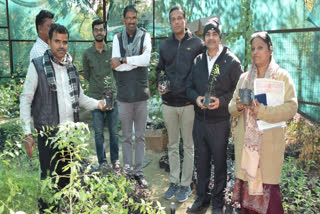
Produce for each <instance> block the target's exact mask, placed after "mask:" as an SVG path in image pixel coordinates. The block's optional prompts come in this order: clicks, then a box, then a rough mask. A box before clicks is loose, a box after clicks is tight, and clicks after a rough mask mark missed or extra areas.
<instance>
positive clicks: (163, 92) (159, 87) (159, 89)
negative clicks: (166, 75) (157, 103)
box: [158, 85, 167, 95]
mask: <svg viewBox="0 0 320 214" xmlns="http://www.w3.org/2000/svg"><path fill="white" fill-rule="evenodd" d="M158 91H159V94H160V95H162V94H165V93H167V92H166V91H164V90H162V88H161V85H158Z"/></svg>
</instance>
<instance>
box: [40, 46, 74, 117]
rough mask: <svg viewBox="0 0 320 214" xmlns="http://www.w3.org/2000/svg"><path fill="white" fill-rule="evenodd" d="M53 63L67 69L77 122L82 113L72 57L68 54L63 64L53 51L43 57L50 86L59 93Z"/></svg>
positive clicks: (49, 50)
mask: <svg viewBox="0 0 320 214" xmlns="http://www.w3.org/2000/svg"><path fill="white" fill-rule="evenodd" d="M52 62H54V63H56V64H58V65H60V66H64V67H66V68H67V73H68V77H69V86H70V96H71V103H72V110H73V116H74V121H75V122H77V121H78V120H79V112H80V107H79V85H78V84H77V82H78V81H77V79H78V72H77V68H76V66H75V65H74V64H73V63H72V57H71V55H70V54H69V53H66V55H65V57H64V61H63V62H59V61H58V60H57V59H56V58H55V57H54V56H53V54H52V52H51V49H48V50H47V51H46V52H45V53H44V55H43V64H44V72H45V75H46V77H47V81H48V85H49V88H50V89H51V90H52V91H57V83H56V76H55V71H54V68H53V65H52Z"/></svg>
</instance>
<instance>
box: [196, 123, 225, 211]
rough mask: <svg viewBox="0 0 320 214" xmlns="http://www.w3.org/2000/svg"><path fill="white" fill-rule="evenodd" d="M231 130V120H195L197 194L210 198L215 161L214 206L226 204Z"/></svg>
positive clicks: (206, 198)
mask: <svg viewBox="0 0 320 214" xmlns="http://www.w3.org/2000/svg"><path fill="white" fill-rule="evenodd" d="M229 132H230V125H229V120H225V121H221V122H218V123H208V122H207V121H201V120H198V119H195V120H194V125H193V140H194V144H195V162H196V168H197V196H198V197H199V198H200V199H201V200H208V199H209V198H208V197H209V194H208V193H209V187H208V186H209V182H210V177H211V160H213V162H214V186H213V188H212V190H211V197H212V206H213V207H216V208H218V207H222V206H223V205H224V201H223V198H224V192H223V191H224V189H225V187H226V183H227V154H226V153H227V144H228V137H229Z"/></svg>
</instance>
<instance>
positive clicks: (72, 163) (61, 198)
mask: <svg viewBox="0 0 320 214" xmlns="http://www.w3.org/2000/svg"><path fill="white" fill-rule="evenodd" d="M89 135H90V134H89V129H88V127H87V125H85V124H84V123H72V122H67V123H64V124H61V125H60V131H59V132H58V133H57V134H56V135H55V137H53V138H51V140H52V143H53V146H54V147H57V148H59V150H63V151H64V154H65V156H64V158H63V159H65V160H68V162H69V164H68V165H67V166H65V167H64V169H63V170H70V171H71V174H70V176H69V179H70V183H69V184H68V185H67V186H65V187H64V188H63V189H62V190H61V191H58V192H56V191H55V189H56V188H57V186H56V183H57V182H58V180H59V179H60V178H61V176H59V175H57V174H55V175H54V177H52V178H47V179H46V180H45V181H43V182H42V186H41V198H43V200H44V201H46V202H48V203H49V204H58V206H59V207H60V211H62V212H63V213H103V212H105V213H114V214H118V213H148V214H149V213H163V212H162V208H161V205H160V203H158V202H157V204H156V205H154V204H153V203H154V202H152V201H147V199H146V198H147V197H148V194H147V192H146V191H145V190H144V189H141V188H139V187H140V186H138V185H137V183H136V181H135V180H130V176H127V175H126V174H125V173H124V171H123V170H120V169H119V170H113V171H111V170H110V169H109V170H106V171H97V170H95V169H94V168H93V167H92V166H91V165H90V164H89V165H87V164H84V163H85V158H86V157H87V156H88V154H89V153H88V150H87V144H86V143H85V142H86V141H88V140H89ZM52 181H55V182H52ZM48 190H49V191H48ZM48 212H52V211H51V210H48ZM53 212H55V211H53Z"/></svg>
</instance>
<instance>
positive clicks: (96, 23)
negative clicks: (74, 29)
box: [92, 19, 106, 31]
mask: <svg viewBox="0 0 320 214" xmlns="http://www.w3.org/2000/svg"><path fill="white" fill-rule="evenodd" d="M101 24H102V25H103V28H104V29H106V25H105V24H104V22H103V21H102V20H101V19H96V20H94V21H93V22H92V31H93V30H94V26H96V25H101Z"/></svg>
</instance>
